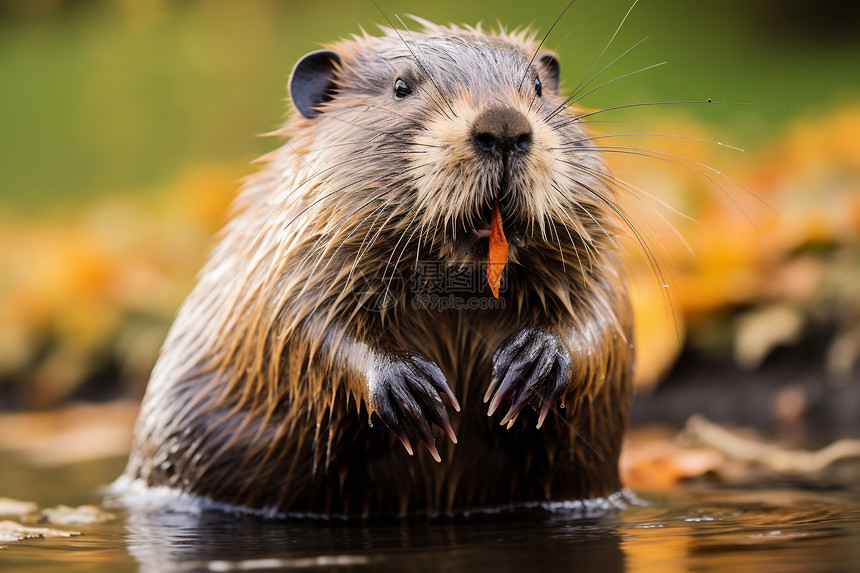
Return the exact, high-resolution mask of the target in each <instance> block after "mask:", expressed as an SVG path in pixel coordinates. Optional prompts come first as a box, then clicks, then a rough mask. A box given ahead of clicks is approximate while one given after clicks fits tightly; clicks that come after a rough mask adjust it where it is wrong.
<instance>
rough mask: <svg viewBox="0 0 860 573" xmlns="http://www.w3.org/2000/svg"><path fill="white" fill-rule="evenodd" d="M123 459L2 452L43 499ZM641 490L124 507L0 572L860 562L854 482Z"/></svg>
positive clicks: (28, 548) (111, 470)
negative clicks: (336, 516)
mask: <svg viewBox="0 0 860 573" xmlns="http://www.w3.org/2000/svg"><path fill="white" fill-rule="evenodd" d="M123 463H124V460H116V462H115V463H113V462H111V463H107V462H105V463H99V464H80V465H78V466H67V467H60V468H39V469H35V468H32V467H29V466H27V465H26V464H24V463H23V461H22V460H20V459H16V458H14V457H9V456H6V455H3V454H0V495H12V496H14V497H18V498H19V499H32V500H36V501H38V502H39V503H40V504H41V505H43V506H46V505H49V504H56V503H99V502H100V500H101V499H102V497H101V495H100V494H97V493H95V488H96V486H97V485H98V484H104V483H108V482H109V481H111V480H112V479H113V478H114V477H115V476H116V475H117V474H118V473H119V471H120V469H121V467H122V464H123ZM645 497H646V499H648V501H649V502H650V505H649V506H648V507H631V508H629V509H627V510H624V511H612V512H609V513H604V514H602V515H598V516H594V515H592V512H591V511H586V512H585V513H586V515H585V516H583V511H582V508H579V509H571V508H568V509H556V510H555V511H547V510H544V509H535V510H530V511H527V512H520V513H516V514H497V515H476V516H471V517H468V518H459V519H445V520H411V521H398V520H390V521H384V522H342V521H319V520H317V521H310V520H306V521H295V520H294V521H275V520H264V519H261V518H257V517H252V516H241V515H238V516H237V515H229V514H225V513H219V512H210V513H197V514H194V513H187V512H186V513H179V512H167V511H163V510H161V511H145V510H142V509H139V510H135V511H129V512H126V511H123V510H119V511H116V513H117V514H118V518H117V519H116V520H114V521H112V522H107V523H102V524H92V525H81V526H67V528H69V529H77V530H80V531H82V532H83V533H84V535H82V536H81V537H75V538H68V539H35V540H30V541H24V542H17V543H3V545H6V549H3V550H0V571H3V573H7V572H9V571H22V572H23V571H26V572H27V573H31V572H36V573H40V572H49V571H50V572H57V571H62V572H63V573H66V572H72V573H76V572H81V573H84V572H86V573H94V572H95V573H97V572H101V571H105V572H107V571H110V572H116V571H137V570H140V571H144V572H162V571H165V572H170V571H234V570H242V571H278V570H290V571H294V570H296V569H310V570H312V571H403V570H409V571H419V572H420V571H433V573H439V572H440V571H467V572H470V571H474V572H477V571H485V570H492V571H494V572H505V571H516V572H517V573H523V572H525V571H529V572H530V571H535V570H538V571H540V569H546V570H547V571H549V570H553V571H554V570H563V571H598V572H604V571H605V572H609V573H613V572H617V571H629V572H633V573H644V572H649V573H650V572H660V573H663V572H668V573H674V572H682V571H727V570H728V571H731V573H745V572H750V573H752V572H755V573H759V572H761V571H780V572H783V571H784V572H789V573H791V572H798V573H799V572H806V571H815V572H817V571H828V572H840V571H846V572H849V571H850V572H855V571H858V570H860V491H858V490H857V489H856V488H855V490H854V491H814V490H803V489H799V488H794V489H775V488H770V489H761V490H737V489H733V490H720V489H716V488H710V489H701V490H696V491H691V490H686V491H679V492H674V493H672V494H670V495H667V496H665V497H663V498H657V497H654V496H645ZM111 511H115V510H113V509H111ZM0 519H5V517H0Z"/></svg>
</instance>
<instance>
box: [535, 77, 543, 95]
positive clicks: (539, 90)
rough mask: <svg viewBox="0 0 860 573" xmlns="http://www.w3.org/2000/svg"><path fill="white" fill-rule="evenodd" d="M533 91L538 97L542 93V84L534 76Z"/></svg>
mask: <svg viewBox="0 0 860 573" xmlns="http://www.w3.org/2000/svg"><path fill="white" fill-rule="evenodd" d="M535 93H536V94H537V96H538V97H541V96H542V95H543V86H542V85H541V83H540V78H535Z"/></svg>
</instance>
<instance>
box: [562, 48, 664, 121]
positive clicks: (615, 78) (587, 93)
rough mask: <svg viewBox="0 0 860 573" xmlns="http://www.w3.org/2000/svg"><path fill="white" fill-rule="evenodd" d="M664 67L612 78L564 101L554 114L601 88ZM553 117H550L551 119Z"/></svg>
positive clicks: (656, 66) (659, 64)
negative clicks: (574, 97)
mask: <svg viewBox="0 0 860 573" xmlns="http://www.w3.org/2000/svg"><path fill="white" fill-rule="evenodd" d="M663 65H666V62H657V63H656V64H651V65H650V66H645V67H644V68H639V69H638V70H633V71H632V72H628V73H626V74H621V75H620V76H617V77H614V78H612V79H611V80H607V81H605V82H603V83H602V84H600V85H599V86H596V87H593V88H591V89H590V90H588V91H587V92H585V93H584V94H582V95H580V96H579V97H577V98H576V99H572V98H573V96H572V95H571V96H570V97H569V98H568V99H566V100H564V103H563V104H562V105H561V109H559V110H557V111H555V112H553V114H557V113H559V112H560V111H561V110H564V109H567V108H569V107H570V106H572V105H574V104H575V103H577V102H579V101H580V100H581V99H583V98H585V97H588V96H589V95H591V94H593V93H594V92H596V91H597V90H599V89H600V88H603V87H606V86H608V85H609V84H611V83H614V82H617V81H619V80H623V79H624V78H629V77H630V76H633V75H636V74H640V73H642V72H646V71H648V70H652V69H654V68H659V67H660V66H663ZM551 117H552V114H551ZM551 117H550V119H551Z"/></svg>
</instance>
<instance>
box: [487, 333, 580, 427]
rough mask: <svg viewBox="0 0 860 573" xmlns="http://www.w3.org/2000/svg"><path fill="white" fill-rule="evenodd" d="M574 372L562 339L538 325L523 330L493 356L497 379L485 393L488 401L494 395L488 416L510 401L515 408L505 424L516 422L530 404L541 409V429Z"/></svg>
mask: <svg viewBox="0 0 860 573" xmlns="http://www.w3.org/2000/svg"><path fill="white" fill-rule="evenodd" d="M570 371H571V360H570V354H568V352H567V350H566V349H565V348H564V346H563V345H562V343H561V341H560V340H559V339H558V338H556V337H555V336H553V335H552V334H549V333H548V332H545V331H543V330H539V329H537V328H524V329H522V330H520V331H519V332H517V333H516V334H514V335H513V336H511V337H510V338H508V339H507V340H505V341H504V342H503V343H502V345H501V346H500V347H499V349H498V350H497V351H496V353H495V354H494V355H493V379H492V381H491V382H490V387H489V389H488V390H487V393H486V395H485V396H484V402H487V401H488V400H489V399H490V397H492V398H493V400H492V402H490V409H489V412H488V413H487V415H488V416H492V415H493V412H495V411H496V408H498V407H499V404H501V403H502V401H504V400H510V401H511V408H510V410H508V413H507V414H505V417H504V418H502V421H501V423H502V425H505V424H512V423H513V422H514V420H516V419H517V416H519V415H520V412H521V411H522V409H523V408H524V407H525V406H526V404H530V405H531V406H532V407H534V409H535V410H539V411H540V416H539V418H538V424H537V427H538V428H540V427H541V425H542V424H543V421H544V418H546V415H547V412H549V409H550V407H551V406H552V404H553V402H555V401H556V400H557V399H558V398H559V397H560V396H561V395H562V393H564V389H565V388H566V387H567V383H568V380H569V379H570ZM494 392H495V396H493V393H494Z"/></svg>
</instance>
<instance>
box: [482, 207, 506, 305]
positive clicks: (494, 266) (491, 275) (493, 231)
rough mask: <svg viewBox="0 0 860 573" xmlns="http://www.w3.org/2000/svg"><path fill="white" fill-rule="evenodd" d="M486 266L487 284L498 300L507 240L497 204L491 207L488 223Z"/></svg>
mask: <svg viewBox="0 0 860 573" xmlns="http://www.w3.org/2000/svg"><path fill="white" fill-rule="evenodd" d="M489 259H490V260H489V264H488V265H487V282H488V283H490V290H491V291H493V296H495V297H496V298H499V287H500V286H501V284H502V271H504V270H505V265H506V264H507V263H508V240H507V239H506V238H505V232H504V230H503V229H502V214H501V213H500V212H499V204H498V203H496V204H495V205H493V215H492V217H491V221H490V253H489Z"/></svg>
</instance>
